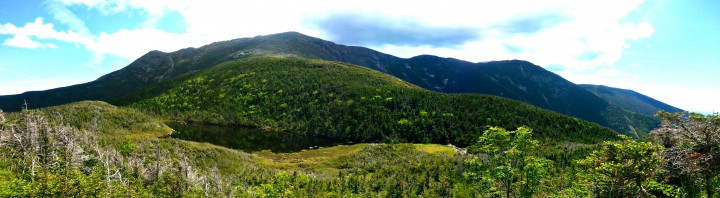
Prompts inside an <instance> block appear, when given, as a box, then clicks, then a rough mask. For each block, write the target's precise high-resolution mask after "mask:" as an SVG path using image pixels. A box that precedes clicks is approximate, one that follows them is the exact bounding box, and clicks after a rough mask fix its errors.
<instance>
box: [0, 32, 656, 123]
mask: <svg viewBox="0 0 720 198" xmlns="http://www.w3.org/2000/svg"><path fill="white" fill-rule="evenodd" d="M262 55H280V56H297V57H304V58H309V59H321V60H330V61H339V62H345V63H351V64H356V65H360V66H365V67H368V68H371V69H374V70H378V71H381V72H384V73H387V74H390V75H393V76H395V77H398V78H400V79H402V80H404V81H406V82H409V83H412V84H415V85H418V86H420V87H422V88H426V89H429V90H433V91H439V92H447V93H482V94H491V95H497V96H501V97H506V98H511V99H516V100H520V101H523V102H527V103H530V104H532V105H535V106H538V107H541V108H545V109H549V110H552V111H555V112H559V113H562V114H565V115H570V116H573V117H578V118H581V119H584V120H587V121H591V122H595V123H598V124H601V125H603V126H607V127H610V128H612V129H614V130H616V131H618V132H621V133H625V134H631V135H633V136H634V134H636V132H639V133H640V134H646V133H647V132H648V131H649V129H651V128H653V127H656V126H657V125H658V124H659V123H658V121H657V120H656V119H653V118H652V117H650V116H646V115H645V114H642V113H636V112H633V111H631V110H628V109H626V108H622V107H621V106H618V105H616V104H614V103H609V102H608V101H606V100H604V99H602V98H600V97H598V96H596V95H594V94H592V93H590V92H588V91H587V90H585V89H583V88H582V87H579V86H577V85H575V84H573V83H571V82H569V81H567V80H565V79H563V78H561V77H560V76H558V75H556V74H554V73H552V72H549V71H547V70H544V69H543V68H541V67H539V66H537V65H534V64H532V63H530V62H527V61H518V60H513V61H493V62H484V63H470V62H466V61H462V60H457V59H452V58H440V57H436V56H431V55H422V56H417V57H413V58H409V59H404V58H399V57H395V56H392V55H388V54H383V53H380V52H377V51H374V50H371V49H368V48H364V47H353V46H344V45H339V44H335V43H333V42H329V41H325V40H321V39H317V38H313V37H309V36H306V35H303V34H300V33H297V32H287V33H280V34H273V35H266V36H257V37H253V38H241V39H234V40H229V41H222V42H216V43H212V44H209V45H206V46H203V47H200V48H187V49H183V50H179V51H176V52H172V53H165V52H159V51H152V52H149V53H147V54H146V55H144V56H142V57H141V58H139V59H137V60H135V61H134V62H133V63H131V64H130V65H128V66H127V67H125V68H123V69H120V70H118V71H115V72H113V73H110V74H108V75H105V76H103V77H101V78H99V79H97V80H95V81H92V82H88V83H84V84H79V85H74V86H69V87H63V88H57V89H51V90H46V91H35V92H27V93H23V94H19V95H11V96H0V108H2V109H4V110H6V111H17V110H19V109H20V108H21V107H22V106H23V104H24V102H25V101H27V103H28V105H29V107H30V108H37V107H46V106H52V105H58V104H65V103H69V102H73V101H81V100H102V101H109V102H111V103H114V104H115V100H116V99H117V98H123V97H126V96H128V95H129V94H132V93H134V92H136V91H139V90H141V89H143V88H146V87H149V86H151V85H154V84H156V83H158V82H162V81H165V80H168V79H171V78H173V77H177V76H179V75H182V74H185V73H187V72H191V71H199V70H202V69H206V68H209V67H212V66H214V65H216V64H219V63H222V62H225V61H229V60H236V59H242V58H247V57H254V56H262ZM47 98H51V99H50V100H48V99H47ZM629 118H630V119H629Z"/></svg>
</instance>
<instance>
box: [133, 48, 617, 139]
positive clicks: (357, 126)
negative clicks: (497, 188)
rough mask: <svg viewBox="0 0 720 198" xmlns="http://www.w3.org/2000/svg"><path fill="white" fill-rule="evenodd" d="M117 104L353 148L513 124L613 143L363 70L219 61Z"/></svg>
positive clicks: (489, 101) (602, 133)
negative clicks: (346, 143)
mask: <svg viewBox="0 0 720 198" xmlns="http://www.w3.org/2000/svg"><path fill="white" fill-rule="evenodd" d="M123 100H124V102H122V103H125V104H129V105H130V106H131V107H134V108H138V109H141V110H143V111H146V112H149V113H152V114H157V115H160V116H163V117H167V118H171V119H179V120H184V121H189V122H197V123H210V124H224V125H247V126H257V127H263V128H267V129H270V130H280V131H286V132H288V133H300V134H307V135H320V136H326V137H332V138H339V139H346V140H349V141H356V142H374V141H382V142H393V141H399V142H418V143H430V142H433V143H453V144H459V145H468V144H471V143H474V142H476V141H477V139H476V138H477V137H478V136H479V134H480V133H482V131H484V130H485V129H486V127H487V126H502V127H506V128H515V127H518V126H523V125H526V126H529V127H532V128H533V129H535V131H536V133H537V134H539V135H540V136H541V137H545V138H552V139H558V140H572V141H580V142H597V141H600V140H606V139H612V138H615V135H616V133H615V132H614V131H612V130H610V129H608V128H605V127H602V126H599V125H597V124H594V123H589V122H585V121H581V120H579V119H575V118H570V117H567V116H564V115H561V114H558V113H554V112H551V111H547V110H543V109H540V108H537V107H534V106H531V105H528V104H526V103H522V102H519V101H515V100H510V99H505V98H501V97H496V96H489V95H477V94H443V93H436V92H431V91H427V90H424V89H422V88H419V87H417V86H415V85H412V84H409V83H406V82H404V81H402V80H399V79H397V78H395V77H392V76H389V75H387V74H384V73H381V72H377V71H374V70H371V69H368V68H364V67H360V66H355V65H350V64H344V63H337V62H329V61H321V60H309V59H301V58H285V57H258V58H248V59H242V60H238V61H233V62H227V63H223V64H220V65H217V66H214V67H211V68H209V69H206V70H202V71H198V72H193V73H189V74H187V75H183V76H181V77H179V78H176V79H171V80H168V81H165V82H162V83H159V84H157V85H155V86H152V87H151V88H149V89H146V90H144V91H141V92H139V93H137V94H135V95H133V96H131V97H127V98H124V99H123Z"/></svg>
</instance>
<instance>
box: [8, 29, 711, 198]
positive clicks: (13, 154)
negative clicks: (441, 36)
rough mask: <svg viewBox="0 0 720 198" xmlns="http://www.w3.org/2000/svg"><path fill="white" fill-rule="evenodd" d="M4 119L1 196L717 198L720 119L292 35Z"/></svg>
mask: <svg viewBox="0 0 720 198" xmlns="http://www.w3.org/2000/svg"><path fill="white" fill-rule="evenodd" d="M0 107H1V108H2V109H3V110H6V111H8V112H5V113H4V112H0V149H1V150H2V153H3V154H2V156H0V196H2V197H63V196H101V197H623V196H625V197H653V196H656V197H684V196H690V197H693V196H701V195H707V196H708V197H712V193H713V192H714V191H715V190H714V188H716V187H717V186H718V185H717V183H718V178H720V177H718V175H717V173H718V171H717V170H715V169H714V168H713V167H715V166H714V165H716V162H717V160H715V158H712V157H708V158H703V157H704V156H713V155H714V154H716V152H717V151H718V150H717V149H715V148H717V146H718V144H717V141H716V140H717V139H715V138H716V137H717V136H716V134H717V133H718V131H717V130H718V128H720V117H719V116H718V115H717V114H714V115H699V114H692V113H682V112H683V111H682V110H681V109H678V108H675V107H672V106H670V105H667V104H665V103H662V102H660V101H657V100H654V99H652V98H649V97H647V96H644V95H642V94H639V93H637V92H634V91H630V90H620V89H616V88H610V87H599V86H594V85H576V84H574V83H571V82H570V81H567V80H565V79H563V78H562V77H560V76H558V75H556V74H554V73H552V72H549V71H547V70H545V69H543V68H542V67H539V66H537V65H534V64H533V63H530V62H527V61H521V60H508V61H493V62H483V63H470V62H466V61H461V60H457V59H452V58H441V57H437V56H431V55H422V56H416V57H412V58H408V59H403V58H398V57H394V56H392V55H388V54H383V53H380V52H377V51H374V50H370V49H368V48H363V47H352V46H344V45H339V44H335V43H332V42H329V41H323V40H320V39H317V38H313V37H309V36H305V35H302V34H300V33H297V32H287V33H280V34H273V35H266V36H257V37H253V38H241V39H235V40H230V41H222V42H216V43H213V44H210V45H206V46H203V47H200V48H186V49H182V50H179V51H176V52H171V53H165V52H159V51H152V52H149V53H147V54H145V55H144V56H142V57H141V58H139V59H137V60H135V61H134V62H133V63H131V64H130V65H128V66H127V67H125V68H122V69H120V70H118V71H115V72H112V73H110V74H107V75H105V76H103V77H100V78H99V79H97V80H95V81H92V82H88V83H84V84H78V85H73V86H69V87H62V88H57V89H51V90H46V91H37V92H26V93H23V94H18V95H9V96H0ZM658 112H660V113H658ZM655 114H657V117H655ZM678 126H689V127H685V128H681V127H678ZM700 132H703V133H700ZM678 133H693V134H695V135H697V134H700V135H699V136H702V137H703V138H705V139H704V140H708V141H705V142H693V141H696V139H683V138H684V137H687V136H683V135H684V134H678ZM692 137H694V136H692ZM678 138H679V139H678ZM701 139H702V138H701ZM713 141H715V142H713ZM688 142H691V143H688ZM704 148H710V149H704ZM663 149H666V150H664V151H667V152H661V151H663ZM671 151H672V152H676V153H675V155H673V156H674V157H678V156H680V157H678V158H682V159H684V160H688V161H687V163H685V162H686V161H683V160H676V161H673V162H670V161H668V159H669V158H668V156H666V154H668V153H671V154H672V152H671ZM687 153H690V154H692V156H694V157H692V158H686V157H687V156H689V155H686V154H687ZM698 159H702V161H693V160H698ZM681 162H682V164H680V165H682V166H683V167H685V166H690V165H688V164H692V167H691V168H688V169H680V168H677V167H679V165H678V166H673V165H672V163H681ZM701 176H702V177H701ZM701 187H705V189H702V188H701ZM708 189H709V190H708Z"/></svg>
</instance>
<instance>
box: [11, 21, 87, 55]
mask: <svg viewBox="0 0 720 198" xmlns="http://www.w3.org/2000/svg"><path fill="white" fill-rule="evenodd" d="M0 34H8V35H13V37H11V38H9V39H6V40H5V41H4V43H3V45H6V46H13V47H21V48H41V47H47V48H57V46H55V45H54V44H52V43H43V42H39V41H36V40H33V38H37V39H44V40H48V39H54V40H59V41H64V42H70V43H83V44H87V43H90V42H91V41H92V39H91V38H87V37H84V36H81V35H80V34H78V33H75V32H72V31H66V32H60V31H56V30H55V28H54V27H53V24H46V23H44V22H43V19H42V18H37V19H35V21H34V22H32V23H27V24H25V25H24V26H23V27H16V26H15V25H13V24H9V23H8V24H4V25H0Z"/></svg>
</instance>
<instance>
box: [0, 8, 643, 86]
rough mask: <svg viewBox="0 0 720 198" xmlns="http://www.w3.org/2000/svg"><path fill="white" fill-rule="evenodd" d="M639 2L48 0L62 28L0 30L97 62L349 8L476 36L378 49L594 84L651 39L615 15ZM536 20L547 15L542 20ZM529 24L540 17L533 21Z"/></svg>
mask: <svg viewBox="0 0 720 198" xmlns="http://www.w3.org/2000/svg"><path fill="white" fill-rule="evenodd" d="M642 3H643V0H588V1H575V0H548V1H525V0H509V1H502V2H501V1H485V0H480V1H477V0H449V1H437V0H416V1H385V0H367V1H355V2H349V1H336V0H318V1H313V2H312V3H308V2H300V1H283V0H268V1H224V0H202V1H201V0H170V1H146V0H48V3H47V6H48V8H49V11H50V12H51V14H52V16H53V19H55V20H57V21H58V22H60V23H62V24H65V25H68V27H69V30H66V31H59V30H56V29H55V27H54V26H53V24H50V23H44V22H43V20H42V18H38V19H36V20H35V21H34V22H32V23H28V24H25V25H24V26H23V27H21V28H18V27H16V26H14V25H12V24H5V25H0V34H9V35H13V37H12V38H11V39H8V40H6V41H5V44H6V45H12V46H17V47H20V46H24V47H33V48H38V47H43V46H44V47H53V46H54V45H52V44H51V43H44V42H41V40H45V39H55V40H59V41H63V42H68V43H75V44H80V45H82V46H84V47H85V48H87V49H88V50H90V51H92V52H93V53H94V56H93V57H94V59H93V60H92V61H91V62H92V63H95V64H97V63H100V62H102V60H103V58H104V57H105V56H107V55H113V56H119V57H123V58H125V59H128V60H134V59H136V58H138V57H139V56H141V55H142V54H144V53H146V52H147V51H150V50H161V51H175V50H178V49H181V48H185V47H198V46H201V45H204V44H208V43H211V42H215V41H222V40H228V39H234V38H241V37H249V36H256V35H263V34H271V33H278V32H285V31H299V32H302V33H305V34H309V35H311V36H317V37H320V38H325V39H328V38H332V35H328V32H326V31H323V30H322V29H318V27H317V25H316V24H313V23H314V22H316V21H313V20H314V19H318V18H322V17H327V16H332V14H334V13H343V12H352V13H360V14H365V15H366V16H369V15H374V16H375V18H380V19H387V20H385V22H392V21H393V19H398V18H401V19H410V20H413V21H415V22H417V23H418V24H421V25H423V26H426V27H432V28H469V29H476V30H478V31H479V34H478V35H480V36H479V37H478V38H477V39H474V40H468V41H467V42H466V43H464V44H459V45H457V46H449V47H448V46H441V47H438V46H436V47H431V46H430V45H428V46H422V45H420V46H403V45H382V46H369V47H373V48H375V49H378V50H380V51H383V52H386V53H390V54H394V55H398V56H402V57H410V56H415V55H420V54H434V55H439V56H445V57H454V58H459V59H464V60H469V61H474V62H478V61H489V60H502V59H524V60H529V61H531V62H533V63H536V64H538V65H541V66H561V67H564V70H565V71H564V72H562V73H560V74H561V75H563V76H564V77H566V78H568V79H569V80H571V81H573V82H576V83H596V82H615V81H616V79H620V77H622V75H624V73H623V71H620V69H621V68H609V67H610V66H612V65H613V64H615V63H616V62H617V61H618V59H620V58H621V57H622V55H623V51H624V50H626V49H627V48H628V47H631V46H630V44H631V42H632V41H634V40H639V39H643V38H647V37H650V36H652V34H653V31H654V29H653V26H652V25H651V24H649V23H647V22H643V21H625V20H624V18H625V17H626V16H627V15H629V14H630V13H631V12H632V11H633V10H635V9H636V8H637V7H638V6H639V5H641V4H642ZM69 6H70V7H72V6H79V7H84V8H86V9H94V10H99V11H101V12H102V13H105V14H113V13H121V12H129V11H132V12H140V13H141V14H143V16H144V17H145V18H146V21H145V22H144V23H143V25H141V26H140V27H141V28H139V29H122V30H120V31H117V32H103V33H100V34H98V35H90V34H89V31H88V30H87V27H86V26H85V22H84V21H83V20H82V19H80V18H79V17H78V16H77V15H75V14H74V13H73V12H71V9H68V7H69ZM168 12H177V13H180V14H181V15H182V17H183V23H184V24H185V25H186V31H185V32H184V33H169V32H165V31H162V30H159V29H157V28H156V27H155V25H156V23H157V20H158V19H160V18H161V17H162V16H163V15H164V14H166V13H168ZM377 16H379V17H377ZM358 17H362V15H359V16H358ZM546 18H547V19H549V20H550V21H549V22H548V21H545V20H544V19H546ZM395 21H397V20H395ZM400 21H402V20H400ZM379 22H383V21H379ZM538 23H542V24H540V25H539V26H538ZM545 23H547V24H545ZM396 25H397V24H396ZM55 47H56V46H55ZM623 83H626V82H623ZM618 84H620V83H618Z"/></svg>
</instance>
